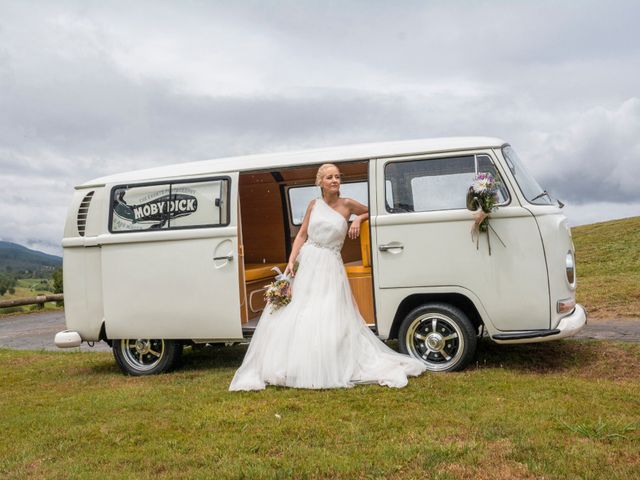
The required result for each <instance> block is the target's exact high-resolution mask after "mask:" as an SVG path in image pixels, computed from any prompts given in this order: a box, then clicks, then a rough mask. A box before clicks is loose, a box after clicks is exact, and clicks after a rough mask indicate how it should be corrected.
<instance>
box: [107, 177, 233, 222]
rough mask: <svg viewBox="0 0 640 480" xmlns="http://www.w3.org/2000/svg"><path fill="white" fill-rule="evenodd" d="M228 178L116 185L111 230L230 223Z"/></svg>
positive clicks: (111, 214) (113, 191) (112, 199)
mask: <svg viewBox="0 0 640 480" xmlns="http://www.w3.org/2000/svg"><path fill="white" fill-rule="evenodd" d="M228 184H229V180H228V179H214V180H207V181H199V182H194V181H189V182H184V181H181V182H172V183H162V184H154V185H123V186H118V187H115V188H114V189H113V190H112V196H111V213H110V217H111V225H110V227H111V228H110V230H111V231H112V232H132V231H141V230H168V229H183V228H202V227H217V226H221V225H228V223H229V221H228V190H229V189H228Z"/></svg>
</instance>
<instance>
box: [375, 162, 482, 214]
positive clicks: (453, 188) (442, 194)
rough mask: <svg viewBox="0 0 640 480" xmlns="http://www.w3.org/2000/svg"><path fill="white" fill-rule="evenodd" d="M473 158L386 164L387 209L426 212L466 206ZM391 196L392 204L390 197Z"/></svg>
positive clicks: (473, 167) (395, 211)
mask: <svg viewBox="0 0 640 480" xmlns="http://www.w3.org/2000/svg"><path fill="white" fill-rule="evenodd" d="M475 172H476V169H475V158H474V156H473V155H468V156H464V157H450V158H433V159H424V160H412V161H408V162H393V163H388V164H387V165H386V166H385V185H386V188H385V190H388V189H389V187H391V192H392V193H391V195H390V194H389V193H388V192H385V198H386V199H387V206H386V207H387V211H388V212H391V213H402V212H428V211H433V210H451V209H459V208H466V192H467V189H468V188H469V185H471V183H472V182H473V179H474V177H475ZM390 197H391V199H392V202H393V203H392V204H390V205H389V204H388V203H389V199H390Z"/></svg>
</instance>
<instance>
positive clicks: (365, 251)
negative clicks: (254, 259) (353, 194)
mask: <svg viewBox="0 0 640 480" xmlns="http://www.w3.org/2000/svg"><path fill="white" fill-rule="evenodd" d="M360 252H361V254H362V260H356V261H355V262H348V263H346V264H345V266H344V267H345V270H346V272H347V276H348V277H351V278H355V277H368V276H370V275H371V249H370V237H369V221H368V220H365V221H364V222H362V224H361V226H360ZM273 267H278V268H279V269H280V271H282V272H284V269H285V268H286V267H287V264H286V263H245V265H244V275H245V280H246V281H247V282H255V281H258V280H267V279H269V278H273V277H275V276H276V272H274V271H273V270H272V268H273Z"/></svg>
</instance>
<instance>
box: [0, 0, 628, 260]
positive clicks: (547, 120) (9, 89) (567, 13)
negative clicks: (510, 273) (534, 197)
mask: <svg viewBox="0 0 640 480" xmlns="http://www.w3.org/2000/svg"><path fill="white" fill-rule="evenodd" d="M638 19H640V2H637V1H627V2H623V1H608V2H602V1H601V0H600V1H594V2H590V1H580V2H573V1H566V2H558V1H550V2H546V1H535V2H533V1H531V2H516V1H476V2H471V1H459V2H455V1H446V2H445V1H415V2H412V1H403V2H392V1H387V2H382V1H373V0H366V1H347V0H344V1H323V2H320V1H310V0H308V1H305V0H298V1H270V2H265V1H264V0H262V1H234V2H213V1H199V2H198V1H185V0H183V1H174V2H163V1H157V0H156V1H149V2H142V1H140V2H130V1H126V2H117V1H107V2H105V1H100V2H98V1H96V2H89V1H77V2H61V1H58V2H56V1H42V2H35V1H18V0H16V1H10V0H2V1H1V2H0V184H1V185H2V187H1V188H2V192H3V194H2V196H0V239H3V240H9V241H15V242H18V243H21V244H24V245H27V246H30V247H33V248H38V249H42V250H44V251H47V252H51V253H58V254H59V253H60V251H61V249H60V241H61V238H62V230H63V223H64V219H65V215H66V209H67V206H68V203H69V201H70V199H71V195H72V192H73V186H74V185H76V184H78V183H80V182H83V181H86V180H88V179H91V178H94V177H97V176H101V175H105V174H109V173H117V172H122V171H126V170H132V169H138V168H145V167H150V166H155V165H163V164H169V163H177V162H187V161H194V160H201V159H208V158H215V157H218V156H227V155H234V154H245V153H260V152H271V151H282V150H291V149H301V148H313V147H324V146H330V145H341V144H349V143H361V142H370V141H371V142H377V141H385V140H401V139H413V138H425V137H435V136H453V135H488V136H497V137H501V138H504V139H506V140H508V141H510V142H511V143H512V145H513V146H514V147H515V148H516V150H517V151H518V152H519V153H520V156H521V157H522V158H523V160H524V161H525V163H526V164H528V166H529V169H530V170H531V171H532V172H533V173H534V175H535V176H536V177H537V178H538V180H539V182H540V183H541V184H542V185H543V186H544V187H546V188H547V189H548V190H549V191H550V192H552V193H553V194H554V195H555V196H556V197H558V198H560V199H561V200H563V201H564V202H565V203H566V204H567V207H566V214H567V216H568V217H569V220H570V223H571V224H572V225H579V224H584V223H591V222H594V221H600V220H607V219H611V218H620V217H627V216H635V215H640V188H639V187H638V186H637V185H636V184H637V183H638V182H639V180H640V29H639V28H638V26H637V22H638Z"/></svg>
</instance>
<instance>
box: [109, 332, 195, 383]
mask: <svg viewBox="0 0 640 480" xmlns="http://www.w3.org/2000/svg"><path fill="white" fill-rule="evenodd" d="M111 349H112V350H113V356H114V358H115V359H116V363H117V364H118V366H119V367H120V369H121V370H122V371H123V372H124V373H126V374H128V375H133V376H142V375H156V374H158V373H163V372H167V371H169V370H171V369H172V368H173V367H174V366H175V365H176V364H177V363H178V361H179V360H180V356H181V355H182V343H180V342H177V341H175V340H162V339H148V338H138V339H122V340H113V341H112V347H111Z"/></svg>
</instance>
